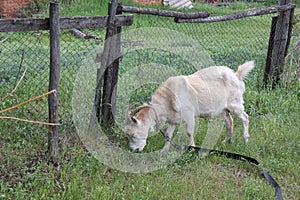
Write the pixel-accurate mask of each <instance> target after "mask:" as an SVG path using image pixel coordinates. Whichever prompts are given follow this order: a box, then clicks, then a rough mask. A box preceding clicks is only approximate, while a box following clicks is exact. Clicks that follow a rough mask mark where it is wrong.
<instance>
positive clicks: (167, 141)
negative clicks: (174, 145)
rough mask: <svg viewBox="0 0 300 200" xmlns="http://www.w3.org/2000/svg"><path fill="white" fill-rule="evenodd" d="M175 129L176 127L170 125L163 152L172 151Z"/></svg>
mask: <svg viewBox="0 0 300 200" xmlns="http://www.w3.org/2000/svg"><path fill="white" fill-rule="evenodd" d="M175 128H176V125H173V124H169V126H168V129H167V132H166V134H165V146H164V147H163V149H162V151H168V150H169V149H170V146H171V139H172V135H173V132H174V130H175Z"/></svg>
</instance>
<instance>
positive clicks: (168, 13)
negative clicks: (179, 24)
mask: <svg viewBox="0 0 300 200" xmlns="http://www.w3.org/2000/svg"><path fill="white" fill-rule="evenodd" d="M118 10H120V11H122V12H131V13H139V14H149V15H158V16H164V17H178V18H187V19H193V18H205V17H208V16H209V15H210V13H209V12H206V11H201V12H190V13H187V12H178V11H171V10H160V9H154V8H141V7H133V6H123V5H121V6H119V7H118Z"/></svg>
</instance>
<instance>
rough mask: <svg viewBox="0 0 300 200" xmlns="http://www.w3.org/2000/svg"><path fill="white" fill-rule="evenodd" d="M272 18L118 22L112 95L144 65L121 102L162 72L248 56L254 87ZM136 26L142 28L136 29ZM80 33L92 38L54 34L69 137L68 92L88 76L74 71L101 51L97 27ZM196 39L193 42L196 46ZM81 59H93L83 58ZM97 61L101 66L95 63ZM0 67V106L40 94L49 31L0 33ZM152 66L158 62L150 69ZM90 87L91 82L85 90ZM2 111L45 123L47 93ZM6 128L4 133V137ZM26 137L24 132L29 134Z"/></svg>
mask: <svg viewBox="0 0 300 200" xmlns="http://www.w3.org/2000/svg"><path fill="white" fill-rule="evenodd" d="M273 16H274V15H273V14H271V15H264V16H259V17H251V18H244V19H239V20H233V21H226V22H215V23H205V24H200V23H199V24H176V23H175V22H174V19H173V18H167V17H160V16H153V15H142V14H135V15H134V24H133V25H132V26H129V27H122V41H121V48H122V53H123V55H122V58H121V60H120V65H119V78H120V80H121V82H120V83H119V84H118V88H120V89H121V90H120V91H119V90H118V92H121V93H122V86H123V85H122V84H124V83H126V82H128V81H130V79H124V77H127V76H126V74H127V73H128V71H130V70H131V69H132V68H135V67H136V66H138V67H145V66H146V67H150V68H151V67H152V68H151V69H152V73H151V70H150V72H148V73H146V74H142V75H137V76H136V77H137V78H138V79H139V80H140V83H139V84H140V85H138V87H136V88H134V89H133V92H132V94H131V97H130V99H129V100H128V101H138V102H144V101H149V100H150V99H149V98H150V97H151V93H152V92H153V91H154V90H155V88H156V87H158V85H159V82H162V81H163V79H160V78H159V76H160V75H161V76H162V77H164V76H167V75H175V74H191V73H193V72H195V71H196V70H198V69H200V68H204V67H206V66H207V65H208V64H209V65H210V64H215V65H226V66H229V67H230V68H232V69H236V68H237V66H238V65H239V64H242V63H244V62H245V61H247V60H255V62H256V68H255V70H256V72H257V73H252V74H250V76H249V79H250V80H251V81H252V82H255V84H254V85H256V86H260V85H261V84H262V81H263V70H264V66H265V62H266V56H267V50H268V40H269V34H270V28H271V20H272V17H273ZM145 27H146V29H145ZM249 27H250V28H249ZM139 30H146V31H145V32H143V34H141V32H140V31H139ZM81 31H82V32H84V33H87V34H90V35H94V36H96V37H97V38H98V39H97V40H95V39H89V40H87V39H82V38H78V37H76V36H75V35H74V34H72V33H71V31H70V30H63V31H61V79H60V80H61V81H60V86H59V87H60V90H59V123H60V124H61V126H59V128H60V134H61V135H62V136H66V135H68V134H70V135H71V137H73V136H74V135H75V130H74V127H73V122H72V117H73V116H72V105H71V103H70V102H71V100H72V94H73V93H74V92H80V91H76V90H73V88H74V82H75V79H76V78H79V79H80V78H81V79H83V80H85V79H86V78H88V77H85V76H81V74H78V71H79V69H84V68H85V67H88V65H97V63H96V64H95V59H96V56H97V55H96V52H97V51H98V50H97V51H95V48H97V47H98V48H99V46H100V50H101V47H103V44H104V39H105V29H104V28H97V29H82V30H81ZM183 39H184V40H183ZM149 41H151V42H150V43H149ZM292 43H293V42H292ZM195 44H197V46H196V47H195V46H194V45H195ZM99 53H101V52H99ZM91 54H93V55H92V57H90V56H91ZM86 58H95V59H90V60H86ZM203 59H205V60H203ZM98 64H99V67H100V63H98ZM0 66H1V68H0V72H1V73H0V83H1V86H0V98H3V97H5V96H6V95H7V94H9V93H10V92H11V91H14V89H15V91H14V92H13V95H9V96H7V97H6V98H5V99H1V101H0V110H2V109H4V108H7V107H10V106H13V105H16V104H18V103H21V102H23V101H25V100H27V99H30V98H32V97H35V96H38V95H41V94H43V93H46V92H47V91H48V83H49V82H48V80H49V32H48V31H34V32H18V33H0ZM155 66H158V67H157V68H155ZM154 68H155V70H154ZM139 69H145V68H139ZM172 69H174V73H173V71H172ZM170 70H171V71H172V72H170ZM138 72H140V71H138ZM91 73H92V72H91ZM94 73H95V72H94ZM146 76H149V77H146ZM91 77H92V74H91ZM153 77H154V79H155V80H154V81H153V83H149V82H145V81H144V82H143V80H149V79H151V78H153ZM18 82H20V83H19V84H18ZM95 84H96V80H95ZM95 86H96V85H90V87H95ZM118 103H122V94H120V96H119V97H118ZM126 103H127V101H126ZM124 104H125V103H124ZM124 106H125V105H122V106H121V107H120V109H124ZM117 112H122V111H117ZM5 115H8V116H15V117H19V118H23V119H28V120H35V121H47V120H48V107H47V98H43V99H41V100H38V101H34V102H32V103H29V104H27V105H24V106H22V107H20V108H18V109H15V110H13V111H10V112H7V113H5ZM2 116H3V115H2ZM0 130H1V132H0V138H5V139H6V140H9V141H10V142H12V143H15V142H16V143H18V144H22V143H24V142H29V140H30V139H29V138H31V137H36V136H37V135H38V137H41V135H43V138H44V139H43V140H42V142H41V143H46V134H45V133H46V132H47V127H44V126H41V125H35V124H26V123H25V122H19V121H13V120H3V119H1V123H0ZM7 133H10V134H9V135H10V136H9V138H8V137H7ZM28 134H31V135H30V136H28ZM34 134H35V135H34ZM12 136H13V137H12ZM62 138H65V137H62ZM34 141H36V140H34ZM61 142H64V141H61Z"/></svg>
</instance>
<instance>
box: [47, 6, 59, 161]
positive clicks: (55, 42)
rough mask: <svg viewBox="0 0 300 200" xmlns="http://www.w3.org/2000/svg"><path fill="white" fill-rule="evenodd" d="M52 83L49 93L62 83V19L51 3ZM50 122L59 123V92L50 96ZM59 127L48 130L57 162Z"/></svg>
mask: <svg viewBox="0 0 300 200" xmlns="http://www.w3.org/2000/svg"><path fill="white" fill-rule="evenodd" d="M49 25H50V82H49V91H51V90H56V91H58V90H59V81H60V17H59V3H58V2H50V18H49ZM48 108H49V122H50V123H58V97H57V92H56V93H53V94H51V95H49V96H48ZM58 140H59V136H58V127H57V125H50V126H49V130H48V153H49V158H50V159H51V160H52V161H54V162H56V160H57V157H58V153H59V149H58Z"/></svg>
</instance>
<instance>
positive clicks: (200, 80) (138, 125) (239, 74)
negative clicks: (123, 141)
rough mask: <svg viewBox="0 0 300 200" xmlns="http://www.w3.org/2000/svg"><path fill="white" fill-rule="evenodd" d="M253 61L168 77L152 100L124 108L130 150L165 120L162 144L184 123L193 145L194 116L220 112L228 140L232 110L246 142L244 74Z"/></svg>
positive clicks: (167, 143)
mask: <svg viewBox="0 0 300 200" xmlns="http://www.w3.org/2000/svg"><path fill="white" fill-rule="evenodd" d="M253 67H254V61H249V62H246V63H244V64H243V65H240V66H239V67H238V70H237V71H236V72H234V71H233V70H231V69H229V68H228V67H224V66H214V67H209V68H205V69H202V70H199V71H197V72H196V73H194V74H192V75H189V76H175V77H170V78H168V79H167V81H165V82H164V83H163V84H162V85H161V86H160V87H159V88H158V89H157V90H156V92H155V93H154V94H153V95H152V100H151V102H150V103H148V104H144V105H142V106H140V107H138V108H136V109H135V110H134V111H131V109H132V107H133V105H130V106H129V107H128V108H127V111H126V127H125V133H126V134H127V135H128V137H129V147H130V149H131V150H138V151H142V150H143V149H144V147H145V145H146V140H147V137H148V132H149V131H153V130H154V128H155V126H159V123H160V122H167V123H168V124H169V125H168V128H167V131H166V134H165V137H166V138H165V146H164V148H163V150H168V149H169V148H170V141H171V138H172V134H173V131H174V129H175V127H176V125H178V124H181V123H186V129H187V134H188V137H189V145H190V146H195V142H194V126H195V116H196V117H214V116H217V115H223V116H224V119H225V126H226V139H225V140H224V141H223V142H226V141H230V139H231V137H232V132H233V120H232V117H231V115H230V113H234V114H235V115H236V116H237V117H238V118H239V119H241V120H242V122H243V132H244V141H245V142H248V138H249V133H248V125H249V117H248V115H247V113H245V112H244V106H243V104H244V101H243V93H244V91H245V84H244V82H243V78H244V77H245V76H246V75H247V74H248V73H249V72H250V71H251V70H252V69H253Z"/></svg>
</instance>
